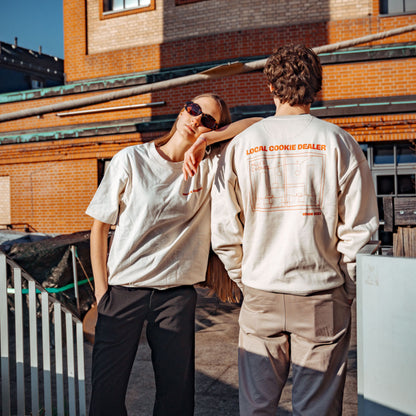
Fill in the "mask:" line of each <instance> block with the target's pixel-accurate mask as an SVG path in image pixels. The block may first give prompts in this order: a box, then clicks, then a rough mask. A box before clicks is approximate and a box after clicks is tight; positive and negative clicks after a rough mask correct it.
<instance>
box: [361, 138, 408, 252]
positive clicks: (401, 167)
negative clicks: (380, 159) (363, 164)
mask: <svg viewBox="0 0 416 416" xmlns="http://www.w3.org/2000/svg"><path fill="white" fill-rule="evenodd" d="M404 144H408V145H409V146H412V142H411V141H406V140H404V141H397V142H386V143H379V142H377V143H365V149H363V151H364V152H365V154H366V157H367V161H368V165H369V167H370V170H371V175H372V178H373V183H374V188H375V191H376V196H377V205H378V206H379V214H380V227H379V230H378V231H377V236H376V238H377V239H381V240H382V245H383V246H385V247H388V246H391V245H392V244H393V232H389V231H384V217H383V216H382V215H381V214H382V212H381V211H380V206H382V198H383V197H385V196H392V197H398V196H404V197H406V196H416V188H415V189H414V192H413V193H410V194H409V193H405V194H403V193H399V176H400V175H415V174H416V162H410V163H398V160H397V159H398V151H397V150H398V147H399V146H400V145H404ZM377 145H379V146H383V145H388V146H392V148H393V163H380V164H375V163H374V153H375V152H374V149H375V148H376V147H377ZM361 147H362V148H363V146H361ZM415 153H416V150H415ZM380 176H393V181H394V192H393V193H390V194H385V193H380V192H379V190H378V183H377V179H378V177H380ZM380 199H381V201H380Z"/></svg>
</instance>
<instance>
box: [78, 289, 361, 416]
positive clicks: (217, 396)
mask: <svg viewBox="0 0 416 416" xmlns="http://www.w3.org/2000/svg"><path fill="white" fill-rule="evenodd" d="M206 293H207V292H206V290H204V289H198V304H197V311H196V398H195V401H196V406H195V416H238V414H239V413H238V368H237V344H238V314H239V306H238V305H231V304H225V303H222V302H219V301H218V300H217V299H216V298H214V297H208V296H206ZM356 340H357V338H356V321H355V302H354V304H353V331H352V338H351V347H350V352H349V362H348V372H347V381H346V387H345V394H344V406H343V415H344V416H356V415H357V342H356ZM91 353H92V346H91V345H90V344H85V358H86V382H87V386H86V387H87V405H88V401H89V395H90V390H91V385H90V363H91ZM291 388H292V385H291V378H290V377H289V380H288V383H287V385H286V387H285V389H284V391H283V394H282V398H281V400H280V403H279V409H278V411H277V413H276V416H286V415H291V414H292V406H291ZM154 391H155V390H154V378H153V370H152V364H151V359H150V349H149V347H148V345H147V342H146V339H145V337H143V336H142V341H141V345H140V346H139V350H138V353H137V357H136V361H135V363H134V366H133V371H132V374H131V377H130V384H129V390H128V394H127V400H126V402H127V408H128V411H129V416H151V415H152V409H153V397H154ZM115 416H117V415H115ZM317 416H319V415H317Z"/></svg>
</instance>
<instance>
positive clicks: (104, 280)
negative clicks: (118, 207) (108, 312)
mask: <svg viewBox="0 0 416 416" xmlns="http://www.w3.org/2000/svg"><path fill="white" fill-rule="evenodd" d="M109 230H110V224H106V223H103V222H101V221H98V220H94V223H93V225H92V228H91V238H90V254H91V266H92V271H93V275H94V286H95V297H96V299H97V302H99V301H100V299H101V297H102V296H103V295H104V293H105V292H106V291H107V288H108V276H107V253H108V232H109Z"/></svg>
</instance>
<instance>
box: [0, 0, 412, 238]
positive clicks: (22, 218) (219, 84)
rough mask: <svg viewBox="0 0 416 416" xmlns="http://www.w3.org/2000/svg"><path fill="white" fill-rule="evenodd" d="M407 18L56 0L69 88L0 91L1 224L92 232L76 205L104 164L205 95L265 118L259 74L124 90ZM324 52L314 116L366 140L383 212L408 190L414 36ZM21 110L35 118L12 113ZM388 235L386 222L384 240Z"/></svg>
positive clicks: (172, 1)
mask: <svg viewBox="0 0 416 416" xmlns="http://www.w3.org/2000/svg"><path fill="white" fill-rule="evenodd" d="M415 24H416V6H415V4H414V1H413V2H412V1H409V0H400V1H398V0H366V1H363V0H343V1H339V0H327V1H316V0H311V1H308V2H306V3H305V2H301V1H298V0H290V1H281V0H265V1H248V0H240V1H237V0H86V1H85V0H64V45H65V60H64V71H65V84H64V85H62V86H57V87H52V88H42V89H38V90H32V91H23V92H18V93H8V94H2V95H0V117H1V115H3V116H4V115H8V114H11V115H13V114H16V116H15V117H10V119H7V117H6V119H3V121H1V122H0V212H1V216H2V217H1V218H0V224H14V223H28V224H30V225H31V226H32V227H33V228H34V229H36V230H37V231H41V232H58V233H68V232H74V231H79V230H85V229H88V228H89V227H90V225H91V219H90V218H89V217H87V216H86V215H85V214H84V211H85V208H86V207H87V205H88V203H89V201H90V199H91V198H92V196H93V194H94V192H95V190H96V188H97V185H98V182H99V180H100V178H101V176H102V173H103V170H104V167H105V163H106V161H108V160H109V159H111V157H112V156H113V155H114V154H115V153H116V152H117V151H119V150H120V149H122V148H123V147H125V146H128V145H131V144H136V143H141V142H145V141H148V140H152V139H154V138H156V137H159V136H160V135H161V134H162V133H164V132H166V131H167V130H169V128H170V126H171V125H172V122H173V120H174V118H175V115H176V114H177V113H178V111H179V110H180V108H181V107H182V105H183V103H184V102H185V101H186V100H188V99H189V98H190V97H193V96H195V95H197V94H199V93H202V92H207V91H214V92H216V93H218V94H219V95H221V96H222V97H223V98H224V99H225V100H226V101H227V103H228V104H229V106H230V108H231V111H232V114H233V118H234V119H238V118H241V117H248V116H254V115H255V116H267V115H271V114H273V101H272V97H271V95H270V93H269V91H268V89H267V87H266V82H265V78H264V76H263V74H262V72H261V71H259V70H257V71H253V72H250V73H245V74H240V75H233V76H227V77H223V78H219V79H214V80H208V81H203V82H198V83H193V84H187V85H181V86H176V87H170V88H164V89H162V90H154V91H151V92H150V89H147V90H146V91H148V92H146V93H142V94H140V95H137V94H134V95H129V96H124V97H123V98H116V99H112V98H111V95H110V94H111V93H117V92H120V91H123V90H125V89H127V88H138V87H140V86H142V87H145V86H149V85H151V84H155V83H159V82H161V81H167V80H172V79H177V78H181V77H186V76H188V75H192V74H195V73H199V72H201V71H205V70H208V69H210V68H212V67H215V66H217V65H222V64H228V63H233V62H236V61H238V62H243V63H247V62H251V61H256V60H260V59H263V58H266V57H267V56H268V55H269V54H270V53H271V52H272V51H273V50H274V49H275V48H276V47H277V46H279V45H282V44H286V43H304V44H306V45H307V46H310V47H318V46H321V45H327V44H333V43H336V42H340V41H345V40H349V39H353V38H358V37H362V36H367V35H371V34H375V33H378V32H384V31H389V30H392V29H395V28H399V27H405V26H409V25H415ZM320 58H321V62H322V64H323V71H324V83H323V89H322V92H321V93H320V95H319V97H318V100H317V102H316V103H314V105H313V107H312V113H313V114H315V115H317V116H318V117H321V118H323V119H326V120H328V121H330V122H333V123H335V124H338V125H339V126H341V127H342V128H344V129H345V130H347V131H349V132H350V133H351V134H352V135H353V136H354V137H355V138H356V140H357V141H358V142H359V143H360V144H361V146H362V148H363V151H364V152H365V153H366V155H367V158H368V160H369V164H370V167H371V169H372V172H373V177H374V181H375V184H376V189H377V194H378V196H379V201H380V204H379V207H380V214H381V218H383V210H382V197H383V196H384V195H415V194H416V192H415V167H416V156H415V152H414V151H413V149H412V141H413V140H415V139H416V130H415V127H416V82H415V81H416V32H415V31H409V32H406V33H403V34H400V35H396V36H390V37H386V38H384V39H381V40H377V41H372V42H368V43H365V44H360V45H357V46H354V47H351V48H348V49H342V50H339V51H335V52H328V53H323V54H320ZM157 85H159V84H157ZM104 94H106V97H108V98H103V101H101V102H98V103H95V104H90V105H88V106H86V105H85V101H84V104H83V106H82V107H81V106H80V104H78V100H79V99H81V98H82V99H85V100H87V103H88V99H91V100H92V99H94V98H95V99H96V97H97V96H98V97H100V96H103V97H104ZM91 103H92V102H91ZM55 105H61V106H63V107H64V108H65V109H64V110H60V109H58V110H54V107H53V106H55ZM65 106H67V108H66V107H65ZM42 108H46V109H47V111H46V110H45V111H43V110H42ZM60 108H62V107H60ZM21 110H31V111H32V110H33V111H38V112H39V113H37V114H36V115H31V116H25V117H21V116H17V115H18V114H20V113H18V112H19V111H21ZM390 237H391V236H389V235H387V234H385V235H384V234H383V232H382V228H381V238H382V239H383V240H385V242H386V243H388V242H389V239H390Z"/></svg>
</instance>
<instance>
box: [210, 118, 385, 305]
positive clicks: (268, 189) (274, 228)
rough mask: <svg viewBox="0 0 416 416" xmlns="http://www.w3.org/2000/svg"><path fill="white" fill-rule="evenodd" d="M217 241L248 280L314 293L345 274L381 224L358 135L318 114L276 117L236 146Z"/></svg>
mask: <svg viewBox="0 0 416 416" xmlns="http://www.w3.org/2000/svg"><path fill="white" fill-rule="evenodd" d="M211 222H212V224H211V226H212V236H211V239H212V246H213V249H214V250H215V252H216V253H217V254H218V255H219V257H220V259H221V260H222V261H223V263H224V265H225V267H226V269H227V271H228V274H229V276H230V277H231V279H233V280H234V281H235V282H236V283H237V284H239V285H240V287H242V286H244V285H247V286H250V287H253V288H256V289H260V290H266V291H273V292H281V293H289V294H297V295H307V294H311V293H314V292H317V291H322V290H327V289H331V288H335V287H338V286H341V285H343V284H345V288H346V290H347V292H348V295H349V296H350V297H351V298H352V297H354V296H355V258H356V254H357V252H358V251H359V250H360V248H361V247H363V246H364V245H365V244H366V243H367V242H368V241H369V240H370V238H371V236H372V234H373V233H374V232H375V231H376V230H377V227H378V210H377V202H376V196H375V191H374V185H373V181H372V178H371V174H370V171H369V168H368V164H367V161H366V159H365V156H364V154H363V152H362V150H361V149H360V147H359V145H358V144H357V142H356V141H355V140H354V139H353V138H352V137H351V136H350V135H349V134H348V133H346V132H345V131H344V130H342V129H340V128H339V127H337V126H335V125H333V124H330V123H327V122H325V121H322V120H319V119H317V118H316V117H313V116H311V115H309V114H303V115H294V116H283V117H276V116H273V117H269V118H266V119H264V120H262V121H260V122H258V123H256V124H254V125H253V126H251V127H250V128H248V129H247V130H245V131H244V132H242V133H241V134H239V135H238V136H237V137H236V138H235V139H234V140H233V141H232V142H231V143H230V144H229V145H228V147H227V149H226V151H225V152H224V155H223V157H222V159H221V161H220V165H219V168H218V171H217V176H216V180H215V182H214V186H213V190H212V214H211Z"/></svg>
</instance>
